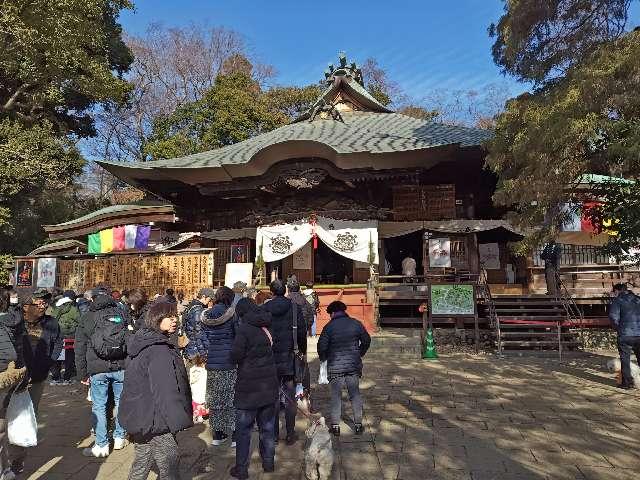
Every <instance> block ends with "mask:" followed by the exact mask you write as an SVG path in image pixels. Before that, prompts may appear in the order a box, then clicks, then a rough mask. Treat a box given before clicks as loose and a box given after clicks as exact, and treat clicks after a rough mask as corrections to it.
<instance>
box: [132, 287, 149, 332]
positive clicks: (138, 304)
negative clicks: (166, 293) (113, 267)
mask: <svg viewBox="0 0 640 480" xmlns="http://www.w3.org/2000/svg"><path fill="white" fill-rule="evenodd" d="M127 300H128V302H129V309H130V310H129V315H130V316H131V327H132V329H133V331H138V330H140V328H142V327H143V326H144V319H145V317H146V315H147V311H148V310H149V301H148V298H147V292H145V291H144V290H143V289H142V288H134V289H133V290H129V295H128V296H127Z"/></svg>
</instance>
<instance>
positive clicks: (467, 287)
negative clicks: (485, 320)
mask: <svg viewBox="0 0 640 480" xmlns="http://www.w3.org/2000/svg"><path fill="white" fill-rule="evenodd" d="M427 298H428V300H427V304H428V307H429V310H428V311H429V315H428V322H429V326H432V325H433V321H434V319H436V320H437V319H438V317H440V318H452V317H453V318H473V319H474V329H475V344H476V353H477V352H478V350H479V348H480V327H479V325H478V303H477V300H476V298H477V295H476V285H475V283H432V284H430V285H429V294H428V296H427ZM424 328H425V329H426V328H427V325H425V326H424Z"/></svg>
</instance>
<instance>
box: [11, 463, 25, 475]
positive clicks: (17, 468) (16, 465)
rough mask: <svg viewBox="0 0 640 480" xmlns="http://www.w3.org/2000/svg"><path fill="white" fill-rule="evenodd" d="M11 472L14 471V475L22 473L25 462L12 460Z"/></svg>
mask: <svg viewBox="0 0 640 480" xmlns="http://www.w3.org/2000/svg"><path fill="white" fill-rule="evenodd" d="M11 472H13V474H14V475H20V474H21V473H22V472H24V462H22V461H19V460H16V461H14V462H12V463H11Z"/></svg>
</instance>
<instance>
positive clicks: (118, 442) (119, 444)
mask: <svg viewBox="0 0 640 480" xmlns="http://www.w3.org/2000/svg"><path fill="white" fill-rule="evenodd" d="M127 445H129V442H128V441H127V439H126V438H114V439H113V449H114V450H122V449H123V448H124V447H126V446H127Z"/></svg>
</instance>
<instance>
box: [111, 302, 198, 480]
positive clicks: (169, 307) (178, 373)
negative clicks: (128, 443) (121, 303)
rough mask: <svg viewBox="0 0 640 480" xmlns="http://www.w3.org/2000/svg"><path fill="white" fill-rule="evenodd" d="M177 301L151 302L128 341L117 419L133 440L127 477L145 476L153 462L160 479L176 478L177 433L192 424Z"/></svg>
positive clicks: (139, 479) (133, 479)
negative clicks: (177, 335)
mask: <svg viewBox="0 0 640 480" xmlns="http://www.w3.org/2000/svg"><path fill="white" fill-rule="evenodd" d="M177 329H178V314H177V311H176V305H175V303H174V304H171V303H166V302H159V303H155V304H153V305H152V306H151V307H150V308H149V312H148V314H147V316H146V319H145V326H143V327H141V328H140V329H139V330H138V331H137V332H136V333H135V334H134V335H133V336H132V337H131V339H130V340H129V342H128V345H127V349H128V355H129V361H128V363H127V369H126V371H125V376H124V389H123V392H122V396H121V398H120V408H119V410H118V419H119V421H120V423H121V424H122V426H123V427H124V428H125V429H126V430H127V433H129V435H130V436H131V439H132V440H133V442H134V448H135V454H136V456H135V459H134V461H133V465H131V471H130V472H129V480H143V479H144V480H146V478H147V477H148V475H149V471H150V470H151V466H152V464H153V463H155V464H156V466H157V467H158V478H159V479H160V480H178V479H179V474H178V444H177V442H176V434H177V433H178V432H179V431H181V430H185V429H187V428H189V427H191V426H192V425H193V417H192V415H193V412H192V407H191V391H190V389H189V379H188V377H187V371H186V369H185V367H184V362H183V360H182V357H181V356H180V353H179V351H178V347H177V346H176V345H175V344H174V343H173V342H172V341H171V340H170V337H171V335H172V334H174V333H175V332H176V330H177Z"/></svg>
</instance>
